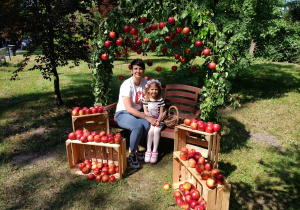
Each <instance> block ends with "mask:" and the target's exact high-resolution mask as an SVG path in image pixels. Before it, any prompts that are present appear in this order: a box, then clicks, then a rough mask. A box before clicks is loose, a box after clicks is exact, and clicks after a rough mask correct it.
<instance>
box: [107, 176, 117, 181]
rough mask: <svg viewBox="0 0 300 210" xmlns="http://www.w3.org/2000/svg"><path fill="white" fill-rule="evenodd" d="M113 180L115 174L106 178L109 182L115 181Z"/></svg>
mask: <svg viewBox="0 0 300 210" xmlns="http://www.w3.org/2000/svg"><path fill="white" fill-rule="evenodd" d="M115 180H116V177H115V176H110V177H109V178H108V181H109V182H115Z"/></svg>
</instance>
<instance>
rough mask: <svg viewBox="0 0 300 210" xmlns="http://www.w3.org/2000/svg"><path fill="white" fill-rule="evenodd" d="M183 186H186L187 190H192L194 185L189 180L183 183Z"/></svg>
mask: <svg viewBox="0 0 300 210" xmlns="http://www.w3.org/2000/svg"><path fill="white" fill-rule="evenodd" d="M183 188H184V189H185V190H190V189H191V188H192V185H191V183H189V182H184V183H183Z"/></svg>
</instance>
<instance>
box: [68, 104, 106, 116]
mask: <svg viewBox="0 0 300 210" xmlns="http://www.w3.org/2000/svg"><path fill="white" fill-rule="evenodd" d="M103 112H104V107H103V106H99V105H96V106H94V107H93V106H92V107H90V108H87V107H83V108H82V109H80V108H79V107H74V108H73V110H72V112H71V114H72V116H78V115H88V114H97V113H103Z"/></svg>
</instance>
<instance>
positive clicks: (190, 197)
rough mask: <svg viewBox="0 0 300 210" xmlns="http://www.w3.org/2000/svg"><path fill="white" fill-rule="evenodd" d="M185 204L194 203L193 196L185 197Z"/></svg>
mask: <svg viewBox="0 0 300 210" xmlns="http://www.w3.org/2000/svg"><path fill="white" fill-rule="evenodd" d="M184 200H185V202H187V203H188V204H190V203H191V202H192V200H193V199H192V196H191V195H190V194H189V195H187V196H185V199H184Z"/></svg>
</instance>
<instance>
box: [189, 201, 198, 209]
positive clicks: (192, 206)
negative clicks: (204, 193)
mask: <svg viewBox="0 0 300 210" xmlns="http://www.w3.org/2000/svg"><path fill="white" fill-rule="evenodd" d="M198 204H199V203H198V201H196V200H192V201H191V203H190V207H191V208H192V209H195V207H196V206H197V205H198Z"/></svg>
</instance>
